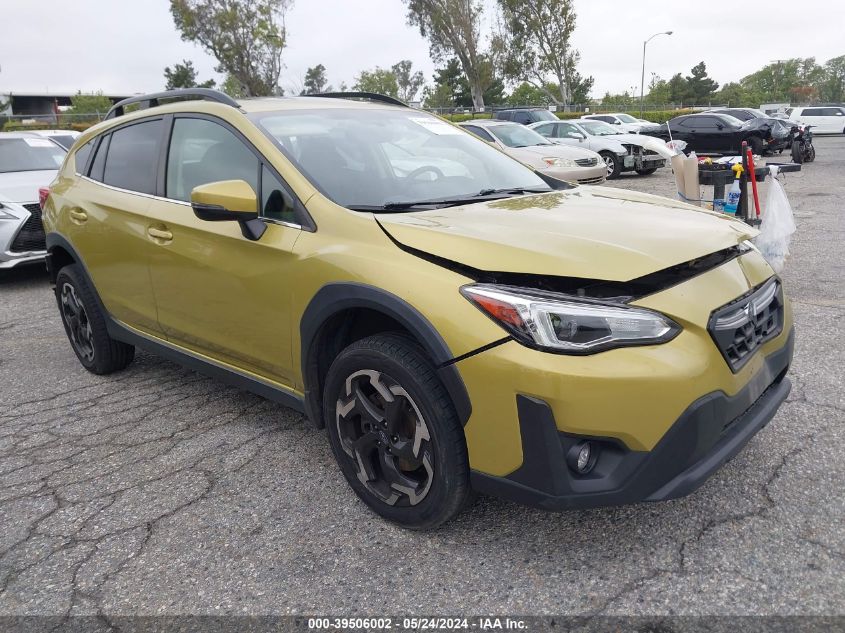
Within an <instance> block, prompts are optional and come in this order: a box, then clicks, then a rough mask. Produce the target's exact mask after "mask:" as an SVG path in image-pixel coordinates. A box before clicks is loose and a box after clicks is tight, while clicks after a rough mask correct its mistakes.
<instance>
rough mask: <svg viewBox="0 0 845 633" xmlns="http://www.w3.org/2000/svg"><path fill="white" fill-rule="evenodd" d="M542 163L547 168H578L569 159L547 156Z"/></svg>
mask: <svg viewBox="0 0 845 633" xmlns="http://www.w3.org/2000/svg"><path fill="white" fill-rule="evenodd" d="M543 162H544V163H546V165H548V166H549V167H578V163H576V162H575V161H574V160H572V159H571V158H555V157H554V156H547V157H545V158H543Z"/></svg>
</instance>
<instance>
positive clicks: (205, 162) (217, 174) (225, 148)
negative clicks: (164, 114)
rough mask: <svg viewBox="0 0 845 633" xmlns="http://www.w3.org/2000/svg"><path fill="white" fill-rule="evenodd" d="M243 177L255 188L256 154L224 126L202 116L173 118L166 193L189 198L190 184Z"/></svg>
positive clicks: (179, 197) (191, 185)
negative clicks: (198, 117)
mask: <svg viewBox="0 0 845 633" xmlns="http://www.w3.org/2000/svg"><path fill="white" fill-rule="evenodd" d="M220 180H245V181H246V182H247V183H249V186H250V187H252V190H253V191H255V192H256V193H257V192H258V158H256V156H255V154H253V153H252V151H250V149H249V148H248V147H247V146H246V145H244V143H243V141H241V140H240V139H239V138H238V137H237V136H235V135H234V134H233V133H232V132H230V131H229V130H228V129H226V128H225V127H223V126H222V125H220V124H218V123H214V122H213V121H208V120H206V119H185V118H180V119H176V121H175V122H174V123H173V134H172V135H171V137H170V149H169V151H168V157H167V189H166V191H167V193H166V195H167V197H168V198H173V199H174V200H185V201H190V199H191V191H192V190H193V189H194V187H197V186H199V185H204V184H207V183H209V182H218V181H220Z"/></svg>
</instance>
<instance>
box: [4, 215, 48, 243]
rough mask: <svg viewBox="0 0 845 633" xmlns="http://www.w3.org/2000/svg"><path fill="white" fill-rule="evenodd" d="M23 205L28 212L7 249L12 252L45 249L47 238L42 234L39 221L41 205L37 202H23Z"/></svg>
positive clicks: (42, 228) (42, 229) (42, 230)
mask: <svg viewBox="0 0 845 633" xmlns="http://www.w3.org/2000/svg"><path fill="white" fill-rule="evenodd" d="M23 207H24V208H25V209H26V210H27V211H29V212H30V214H31V215H30V216H29V218H28V219H27V221H26V222H24V224H23V226H22V227H21V230H20V231H18V234H17V235H16V236H15V239H14V240H12V245H11V246H10V247H9V250H10V251H12V252H13V253H28V252H30V251H43V250H46V249H47V238H46V236H45V235H44V225H43V224H42V223H41V206H40V205H39V204H37V203H34V204H25V205H23Z"/></svg>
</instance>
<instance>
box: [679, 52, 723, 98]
mask: <svg viewBox="0 0 845 633" xmlns="http://www.w3.org/2000/svg"><path fill="white" fill-rule="evenodd" d="M690 72H691V73H692V74H691V75H688V76H687V77H686V80H687V94H686V97H687V99H690V100H692V102H693V104H694V105H695V104H702V103H706V102H709V101H710V99H711V98H712V97H713V93H714V92H716V90H717V89H718V88H719V84H718V82H715V81H713V80H712V79H711V78H710V77H708V76H707V65H706V64H705V63H704V62H699V63H697V64H696V65H695V66H693V67H692V70H691V71H690Z"/></svg>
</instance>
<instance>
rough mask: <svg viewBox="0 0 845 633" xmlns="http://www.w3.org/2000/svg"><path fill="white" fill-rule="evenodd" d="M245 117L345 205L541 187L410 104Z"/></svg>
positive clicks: (517, 166)
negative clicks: (394, 107)
mask: <svg viewBox="0 0 845 633" xmlns="http://www.w3.org/2000/svg"><path fill="white" fill-rule="evenodd" d="M250 118H252V119H253V120H254V121H256V122H257V123H258V125H259V127H260V128H261V129H262V131H263V132H264V133H265V134H267V136H269V137H270V138H271V139H272V140H274V141H275V142H276V143H277V144H278V146H279V147H280V149H281V150H282V151H283V152H284V153H285V155H286V156H287V157H288V158H289V159H290V160H291V161H293V162H294V163H295V164H296V165H297V166H298V168H299V169H300V170H301V171H302V173H303V174H304V175H305V176H306V177H307V178H308V179H309V180H310V181H311V182H312V183H313V184H314V186H316V187H317V188H318V189H320V190H321V191H322V192H323V193H324V194H325V195H326V196H328V197H329V198H330V199H332V200H333V201H334V202H336V203H337V204H340V205H342V206H345V207H349V208H361V209H362V210H374V209H381V208H383V207H385V206H386V205H387V206H390V205H396V204H401V203H402V202H410V201H417V200H436V199H447V198H456V197H466V196H477V195H479V194H480V192H482V191H489V190H499V189H514V190H515V189H532V190H542V191H547V190H549V186H548V185H547V184H546V183H545V182H543V181H542V180H541V179H540V178H539V177H538V176H537V175H536V174H535V173H534V172H533V171H531V170H530V169H529V168H527V167H525V166H524V165H522V164H521V163H519V162H517V161H515V160H513V159H512V158H509V157H507V156H505V155H504V154H502V153H501V152H499V151H498V150H496V149H494V148H492V147H491V146H489V145H488V144H487V143H485V142H484V141H481V140H479V139H477V138H476V137H475V136H473V135H472V134H470V133H469V132H465V131H463V130H461V129H459V128H457V127H455V126H453V125H450V124H448V123H446V122H444V121H442V120H441V119H438V118H436V117H434V116H431V115H429V114H425V113H423V112H419V111H416V110H410V109H408V110H387V109H384V110H382V109H379V110H375V109H373V110H370V109H363V108H348V109H346V108H343V109H341V108H332V109H326V110H311V109H308V110H290V111H285V112H267V113H256V114H253V115H250ZM514 127H517V128H519V127H521V126H514ZM522 129H524V130H525V131H526V132H528V131H529V130H527V129H526V128H522ZM540 138H541V139H542V137H540Z"/></svg>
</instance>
